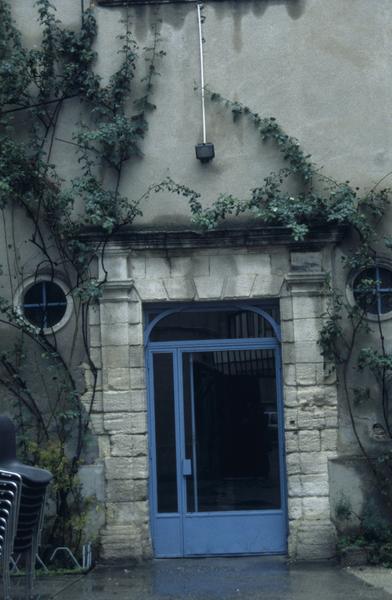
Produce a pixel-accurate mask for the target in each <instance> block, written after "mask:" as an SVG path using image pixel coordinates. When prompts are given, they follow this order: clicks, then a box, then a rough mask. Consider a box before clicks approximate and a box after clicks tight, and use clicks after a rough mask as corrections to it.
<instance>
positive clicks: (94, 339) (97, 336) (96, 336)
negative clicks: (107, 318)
mask: <svg viewBox="0 0 392 600" xmlns="http://www.w3.org/2000/svg"><path fill="white" fill-rule="evenodd" d="M88 331H89V337H90V348H96V347H97V346H100V345H101V328H100V326H99V325H90V327H89V330H88Z"/></svg>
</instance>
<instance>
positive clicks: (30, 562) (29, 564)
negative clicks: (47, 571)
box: [25, 545, 35, 598]
mask: <svg viewBox="0 0 392 600" xmlns="http://www.w3.org/2000/svg"><path fill="white" fill-rule="evenodd" d="M33 546H34V545H33ZM25 563H26V598H32V597H33V592H34V566H35V552H34V547H31V548H30V549H29V550H27V551H26V559H25Z"/></svg>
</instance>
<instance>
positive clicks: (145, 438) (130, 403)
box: [0, 0, 392, 560]
mask: <svg viewBox="0 0 392 600" xmlns="http://www.w3.org/2000/svg"><path fill="white" fill-rule="evenodd" d="M53 1H54V3H55V4H56V7H57V15H58V16H59V18H60V19H61V20H62V21H63V22H64V23H65V24H66V25H67V26H69V27H70V28H75V29H76V28H77V27H79V26H80V17H81V15H80V8H81V4H82V5H83V2H82V3H80V1H79V0H68V1H67V2H59V1H56V0H53ZM88 4H89V5H91V6H92V7H93V8H94V11H95V12H94V14H95V18H96V20H97V25H98V35H97V39H96V50H97V56H98V58H97V63H96V65H95V67H94V68H95V69H96V71H97V72H98V73H99V74H100V76H101V77H102V80H103V81H107V80H108V78H109V77H110V75H111V74H112V73H113V72H115V70H116V69H117V68H118V65H119V60H120V58H119V55H118V53H117V50H118V49H119V48H120V45H121V42H120V41H119V40H118V38H117V36H118V34H121V33H123V24H121V20H122V19H124V16H125V14H126V13H125V11H126V10H129V11H130V15H131V22H132V25H133V27H134V33H135V38H136V41H137V43H138V45H139V47H140V48H143V47H145V46H147V47H149V46H151V43H152V38H153V30H154V28H156V24H157V23H158V24H159V25H158V29H159V32H160V43H161V45H162V49H163V50H165V52H166V56H165V58H164V60H163V61H162V64H160V65H159V71H160V72H161V74H162V77H161V78H160V79H159V80H158V81H157V84H156V86H155V90H154V97H153V102H154V104H156V106H157V109H156V111H154V112H153V113H152V114H151V115H149V131H148V135H147V136H146V139H145V141H144V145H143V152H144V157H143V159H142V160H137V161H136V162H135V163H133V164H132V165H131V166H130V167H129V168H127V169H126V170H124V173H123V178H122V182H121V189H120V192H121V193H122V194H124V196H126V195H128V196H130V197H133V198H138V197H142V196H143V194H144V193H145V190H146V188H147V187H148V186H149V185H151V184H152V183H154V182H155V183H159V182H160V181H163V180H164V179H165V178H166V177H170V178H171V179H172V180H174V181H176V182H178V183H179V184H183V185H186V186H189V187H190V188H194V189H196V190H197V191H199V192H200V194H201V198H202V200H203V204H204V205H206V206H207V205H209V204H210V203H211V202H212V201H213V200H214V199H215V198H217V197H218V196H219V194H220V193H222V192H223V193H230V194H233V196H237V197H239V198H241V197H244V196H246V194H248V193H249V189H253V188H255V187H257V186H259V185H260V182H262V181H263V179H264V177H266V176H268V175H269V174H270V173H271V172H276V171H278V170H279V169H280V168H281V167H282V166H283V165H284V163H283V162H282V160H281V156H280V154H279V152H276V148H275V147H273V144H260V139H259V136H258V134H257V132H255V130H254V128H253V125H249V123H247V122H246V120H245V119H243V120H242V121H241V120H240V121H239V122H237V123H235V124H233V122H232V116H231V114H228V112H229V113H230V111H228V112H227V111H226V110H225V109H224V107H222V105H219V104H212V103H211V104H207V126H208V135H209V141H211V142H214V144H215V153H216V156H215V158H214V160H213V161H212V162H210V163H208V164H201V163H199V162H198V161H197V160H196V158H195V152H194V146H195V143H197V142H198V141H200V140H201V135H202V123H201V114H200V97H199V90H196V91H195V87H196V88H197V87H198V82H199V74H200V73H199V68H200V65H199V54H198V52H199V45H198V42H199V38H198V27H197V16H196V15H197V13H196V6H195V4H196V3H195V2H193V1H192V0H184V1H180V0H173V1H170V0H162V1H161V2H160V1H159V0H157V1H155V0H151V1H150V0H145V1H144V0H139V1H133V0H128V1H126V2H123V0H121V1H119V0H95V1H93V0H91V2H88V1H87V0H85V2H84V6H85V8H86V7H87V5H88ZM203 10H204V16H205V17H206V18H205V21H204V23H203V35H204V56H205V76H206V83H207V84H208V86H209V88H210V89H211V90H213V91H217V92H218V93H219V94H221V95H222V97H223V98H229V99H231V100H234V101H239V102H240V103H242V104H243V105H248V106H250V107H251V108H252V110H255V111H259V114H260V116H263V117H264V116H270V115H271V116H274V117H276V118H277V120H278V122H279V123H280V124H281V125H282V127H283V129H284V130H285V131H287V133H288V134H289V135H291V136H294V137H295V138H296V139H298V140H299V141H300V143H301V145H302V147H303V148H304V150H305V152H306V153H307V152H309V153H311V154H312V160H314V163H315V164H317V165H319V166H320V168H321V167H323V172H324V173H325V174H327V175H328V176H331V177H332V178H335V179H336V180H338V181H345V180H347V179H349V180H350V181H352V182H355V184H356V185H359V186H361V187H362V188H363V189H370V188H371V187H372V186H373V185H375V184H376V183H377V182H379V181H380V180H382V178H383V177H384V176H385V174H386V173H389V172H390V170H391V169H390V163H391V155H390V154H391V151H390V144H389V139H390V137H391V135H392V130H391V131H389V130H390V129H391V127H392V125H391V120H390V115H389V108H388V107H389V104H390V95H391V85H390V83H389V82H390V81H392V72H391V71H392V63H391V61H390V56H391V52H392V48H391V47H390V46H392V38H391V36H390V27H391V23H392V20H391V19H392V17H391V11H390V0H377V2H374V0H373V1H372V0H356V2H349V1H344V0H328V2H325V0H236V1H235V2H232V1H230V0H221V1H219V0H216V1H214V0H208V1H206V2H205V3H204V9H203ZM12 11H13V14H14V17H15V20H16V21H17V23H18V25H19V26H20V29H21V31H22V34H23V40H24V42H25V43H26V45H27V46H28V47H35V46H36V45H37V44H38V43H39V40H40V39H41V31H40V29H39V26H38V24H37V22H36V7H35V3H34V2H33V0H31V1H30V0H14V1H13V3H12ZM358 32H360V34H359V33H358ZM142 74H143V73H142ZM195 82H196V85H195ZM79 117H80V115H79V101H78V100H77V99H72V98H71V99H67V100H66V101H65V102H64V106H63V108H62V110H61V112H60V114H59V116H58V121H57V133H56V138H55V139H54V140H53V148H52V160H53V162H54V163H57V164H58V165H59V166H60V168H59V171H60V172H61V174H62V175H63V176H64V179H65V180H66V181H71V180H72V178H73V177H75V173H76V172H77V173H79V172H78V171H77V168H78V165H77V164H76V162H77V161H76V160H75V154H74V147H73V145H72V138H71V134H70V132H71V131H72V130H73V127H74V125H75V123H76V122H78V119H79ZM21 123H22V127H23V126H24V122H23V121H21ZM61 139H62V140H63V142H64V140H65V141H71V143H70V144H64V143H61ZM353 149H354V150H355V151H354V150H353ZM141 209H142V212H143V215H141V216H140V217H138V218H137V219H136V220H135V223H134V228H133V229H132V231H123V232H122V233H121V235H120V234H118V235H116V236H114V238H113V239H112V240H111V241H110V243H109V244H108V245H107V246H106V248H105V259H104V262H105V277H106V279H105V284H104V286H103V295H102V298H101V299H100V301H99V303H98V304H97V305H96V306H94V307H92V308H91V309H90V317H89V318H90V323H89V335H90V338H89V343H90V347H91V355H92V358H93V360H94V362H95V363H96V364H97V366H98V367H99V380H98V391H97V398H96V401H95V403H94V406H93V413H92V430H93V432H94V434H95V435H96V438H97V440H98V445H99V456H98V457H97V458H96V460H95V463H94V464H90V465H85V466H83V467H82V469H81V479H82V481H83V483H84V485H85V487H89V491H88V492H87V495H89V493H90V489H91V493H92V494H93V495H94V494H95V495H96V496H97V498H98V500H99V502H100V503H101V504H102V505H103V506H104V510H103V511H102V514H101V517H100V519H99V520H100V521H102V523H101V522H100V523H99V526H97V527H96V529H97V531H95V533H96V534H97V536H99V539H100V541H101V545H102V556H103V558H104V559H107V560H118V559H130V558H132V557H133V558H147V557H151V556H154V539H153V535H152V529H153V528H152V513H153V511H152V500H153V494H152V489H151V480H152V478H153V473H154V464H153V463H154V460H155V459H154V431H153V428H152V425H151V401H150V400H151V399H150V395H151V379H149V375H148V373H147V370H146V367H147V363H146V342H147V340H146V339H145V331H146V327H147V324H148V320H147V313H148V310H149V309H150V308H151V307H153V308H154V309H155V308H156V307H159V309H160V310H164V308H165V307H167V308H169V307H171V306H175V307H181V306H185V305H187V306H195V307H198V308H199V309H202V308H203V306H207V305H213V306H220V305H222V306H228V305H230V304H231V303H236V304H239V303H241V305H243V306H246V307H255V306H262V305H263V302H269V301H274V302H275V303H276V306H278V308H279V311H278V312H279V326H280V332H281V333H280V339H278V340H277V342H278V347H279V355H280V356H281V371H280V370H279V369H280V367H279V369H278V370H277V374H278V375H277V376H278V379H279V382H280V384H281V392H282V405H283V406H282V415H284V424H283V425H282V432H283V434H282V435H283V438H282V456H281V460H282V462H281V475H282V482H283V484H282V489H283V488H284V497H285V502H284V505H283V512H282V514H283V520H284V527H285V533H287V536H288V543H287V545H286V544H285V546H284V549H283V550H282V553H288V555H289V556H290V557H292V558H298V559H301V558H304V559H309V558H312V559H313V558H329V557H331V556H333V555H334V553H335V542H336V539H335V535H336V532H335V526H334V523H333V522H334V509H335V507H336V503H337V500H338V498H339V497H340V496H341V493H342V490H343V492H344V493H345V494H347V496H348V497H349V498H350V500H352V502H353V506H354V508H356V509H358V510H357V512H360V509H361V507H362V505H363V498H364V497H365V494H366V492H364V489H363V485H362V483H363V482H362V479H361V478H360V477H358V476H357V472H356V468H354V467H352V463H350V461H349V460H347V461H346V462H344V461H345V460H346V458H350V457H351V456H352V455H356V453H357V452H358V448H357V444H356V442H355V440H354V439H353V436H352V432H351V430H350V424H349V422H348V417H347V411H346V409H345V406H344V402H343V401H342V394H341V393H340V392H341V390H339V386H338V384H337V382H336V380H335V375H334V370H333V368H332V367H333V366H332V365H328V364H325V362H324V359H323V356H322V355H321V352H320V347H319V345H318V337H319V331H320V328H321V326H322V323H323V315H324V314H325V310H326V304H327V301H328V297H327V296H326V292H325V289H326V288H325V285H324V284H325V280H326V278H327V277H331V280H332V282H333V284H334V285H335V286H336V287H337V288H338V289H340V291H342V292H343V293H345V290H346V285H347V281H348V277H347V273H346V272H344V270H343V269H342V265H341V256H342V254H344V251H345V247H344V243H342V237H343V234H342V232H341V231H338V230H334V231H333V230H323V229H318V230H314V231H312V232H311V234H310V236H309V237H307V239H306V243H302V244H298V243H294V242H293V240H292V238H291V237H290V235H289V233H288V232H287V231H286V230H284V229H282V228H279V227H275V228H267V227H262V225H261V224H260V223H259V222H258V221H255V220H252V221H251V222H250V223H249V222H245V221H241V222H240V223H233V222H230V223H226V224H225V227H221V228H219V229H217V230H216V231H211V232H206V233H201V232H200V230H195V229H194V228H192V224H191V222H190V213H189V207H188V206H187V203H186V201H185V200H183V199H180V198H179V197H178V196H177V195H176V194H170V193H161V194H160V195H159V197H156V198H150V199H149V200H148V201H147V202H146V203H145V204H144V205H143V206H141ZM6 218H10V219H11V217H6ZM18 219H19V224H18V227H19V234H20V236H21V238H22V239H23V237H24V236H25V237H26V236H27V234H26V235H25V231H28V226H26V223H25V222H24V220H23V219H24V217H23V215H18ZM8 223H11V221H8ZM1 226H2V224H1V225H0V227H1ZM9 226H10V225H9ZM382 226H383V227H384V230H385V233H386V234H389V229H390V218H389V217H388V218H386V219H385V222H384V223H383V224H382ZM5 229H6V226H5ZM89 235H91V236H93V237H94V235H95V234H93V233H90V234H89ZM5 239H6V236H5V234H4V235H2V236H0V263H1V264H5V263H6V260H5V259H4V260H3V257H5V256H6V255H7V244H6V241H5ZM18 251H19V252H20V262H21V264H22V265H23V273H24V274H25V275H26V280H27V279H28V278H32V277H34V276H35V275H34V274H35V269H36V266H37V260H36V255H35V254H34V253H32V252H31V251H30V247H28V246H25V245H24V244H20V247H19V249H18ZM57 275H58V278H59V281H60V280H61V273H56V276H57ZM10 276H11V277H12V276H13V274H12V273H6V272H4V273H3V272H0V292H1V294H3V293H5V292H4V290H6V291H7V293H8V292H9V293H10V296H11V297H12V293H11V292H10V291H9V290H7V286H8V287H9V277H10ZM100 276H101V277H102V279H104V274H103V273H102V272H101V273H100ZM22 283H23V282H22ZM21 289H22V291H23V289H24V288H23V285H22V286H21ZM11 291H12V290H11ZM21 293H22V292H21ZM391 316H392V315H391V313H389V315H386V317H385V319H386V323H387V324H388V322H387V320H388V319H391ZM71 336H72V333H70V328H69V327H68V325H67V324H65V325H64V326H62V329H61V332H60V341H61V343H63V344H64V345H65V346H67V344H68V345H70V344H71V342H70V340H69V337H71ZM385 339H386V343H387V344H389V346H388V347H390V346H391V344H392V330H391V328H390V326H389V328H387V327H386V333H385ZM86 382H87V386H86V393H85V396H84V401H85V403H86V406H88V405H89V400H90V398H91V396H90V394H91V389H90V388H89V385H90V383H91V382H90V377H89V372H88V370H87V369H86ZM375 420H376V416H373V415H371V416H370V417H366V419H362V421H361V426H363V427H368V426H369V427H370V428H371V427H372V426H373V424H374V421H375ZM369 424H370V425H369ZM336 457H340V458H339V460H342V461H343V463H344V464H343V463H339V464H338V463H337V461H336V460H335V459H336ZM86 473H87V475H86ZM87 479H88V481H89V486H87V485H86V480H87ZM95 484H96V485H95ZM96 488H99V489H100V492H99V494H97V493H96ZM358 499H359V500H358ZM357 502H359V504H358V507H357V504H356V503H357ZM96 520H97V521H98V519H96Z"/></svg>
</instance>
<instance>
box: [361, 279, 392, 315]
mask: <svg viewBox="0 0 392 600" xmlns="http://www.w3.org/2000/svg"><path fill="white" fill-rule="evenodd" d="M353 295H354V299H355V301H356V303H357V304H358V305H359V306H360V307H361V308H362V309H363V310H364V311H365V312H366V313H367V314H368V315H373V316H377V315H385V314H386V313H390V312H392V271H391V270H389V269H387V268H385V267H372V268H370V269H365V270H364V271H361V272H360V273H359V274H358V275H357V276H356V277H355V279H354V282H353Z"/></svg>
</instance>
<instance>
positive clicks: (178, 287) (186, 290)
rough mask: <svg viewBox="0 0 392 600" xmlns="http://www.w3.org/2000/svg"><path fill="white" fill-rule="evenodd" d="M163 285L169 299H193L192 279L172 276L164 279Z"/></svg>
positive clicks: (194, 290)
mask: <svg viewBox="0 0 392 600" xmlns="http://www.w3.org/2000/svg"><path fill="white" fill-rule="evenodd" d="M163 283H164V286H165V289H166V292H167V295H168V297H169V298H170V300H193V299H194V297H195V294H196V288H195V284H194V282H193V279H185V278H184V277H172V278H170V279H165V280H164V282H163Z"/></svg>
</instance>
